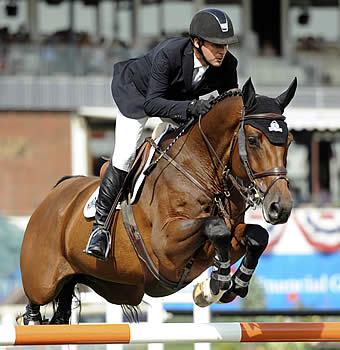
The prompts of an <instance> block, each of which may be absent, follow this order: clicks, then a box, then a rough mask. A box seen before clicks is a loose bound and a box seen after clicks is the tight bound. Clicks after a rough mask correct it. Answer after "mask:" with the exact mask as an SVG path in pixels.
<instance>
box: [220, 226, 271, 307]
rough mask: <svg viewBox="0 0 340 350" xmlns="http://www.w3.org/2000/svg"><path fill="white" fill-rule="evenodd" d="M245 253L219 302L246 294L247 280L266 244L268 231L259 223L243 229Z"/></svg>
mask: <svg viewBox="0 0 340 350" xmlns="http://www.w3.org/2000/svg"><path fill="white" fill-rule="evenodd" d="M245 238H246V239H245V244H246V253H245V255H244V258H243V260H242V261H241V264H240V266H239V268H238V269H237V271H236V272H235V273H234V275H233V276H232V287H231V288H230V289H229V290H228V291H227V292H226V293H225V294H224V295H223V296H222V298H221V299H220V302H222V303H228V302H230V301H232V300H233V299H234V298H235V297H236V296H237V295H238V296H240V297H242V298H244V297H245V296H246V295H247V294H248V288H249V282H250V279H251V277H252V276H253V273H254V271H255V268H256V266H257V263H258V261H259V259H260V256H261V255H262V253H263V252H264V250H265V249H266V247H267V244H268V238H269V237H268V232H267V231H266V230H265V229H264V228H263V227H262V226H260V225H254V224H248V225H247V228H246V231H245Z"/></svg>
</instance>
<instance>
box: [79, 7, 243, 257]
mask: <svg viewBox="0 0 340 350" xmlns="http://www.w3.org/2000/svg"><path fill="white" fill-rule="evenodd" d="M189 34H190V37H180V38H171V39H168V40H165V41H164V42H162V43H160V44H158V45H157V46H156V47H154V48H153V49H152V50H151V51H149V52H148V53H146V54H145V55H144V56H141V57H138V58H133V59H130V60H128V61H124V62H120V63H117V64H115V66H114V73H113V80H112V84H111V90H112V96H113V99H114V102H115V103H116V105H117V107H118V111H117V116H116V131H115V135H116V138H115V147H114V153H113V156H112V159H111V162H110V164H109V166H108V167H107V169H106V171H105V173H104V176H103V179H102V182H101V185H100V189H99V196H98V199H97V202H96V215H95V223H94V225H93V231H92V233H91V235H90V237H89V241H88V243H87V246H86V248H85V250H84V252H85V253H86V254H88V255H91V256H94V257H96V258H97V259H100V260H106V259H107V256H108V252H109V249H110V247H109V242H110V232H109V231H107V230H105V229H104V227H103V226H104V223H105V220H106V218H107V216H108V213H109V211H110V209H111V206H112V204H113V202H114V201H115V199H116V196H117V195H118V193H119V191H120V188H121V186H122V184H123V181H124V178H125V176H126V174H127V171H128V170H129V168H130V166H131V164H132V162H133V160H134V157H135V152H136V149H137V146H138V144H139V142H140V141H141V138H142V132H143V128H144V126H145V123H146V121H147V119H148V117H160V118H170V119H172V121H175V122H176V123H177V124H182V123H185V122H186V121H188V120H189V119H191V118H197V117H198V116H200V115H201V116H203V115H205V114H206V113H207V112H208V111H209V110H210V108H211V106H210V103H209V101H207V100H202V99H201V100H200V99H199V96H203V95H206V94H208V93H210V92H213V91H215V90H217V91H218V92H219V93H222V92H224V91H226V90H229V89H232V88H237V87H238V78H237V70H236V67H237V59H236V58H235V57H234V56H233V55H232V54H231V53H230V52H229V51H228V45H229V44H232V43H235V42H237V37H236V36H235V35H234V29H233V24H232V22H231V19H230V18H229V17H228V15H227V14H226V13H225V12H224V11H222V10H219V9H214V8H207V9H204V10H201V11H199V12H197V13H196V14H195V15H194V17H193V18H192V21H191V24H190V30H189Z"/></svg>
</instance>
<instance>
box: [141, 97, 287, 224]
mask: <svg viewBox="0 0 340 350" xmlns="http://www.w3.org/2000/svg"><path fill="white" fill-rule="evenodd" d="M229 95H230V94H229ZM251 119H269V120H285V117H284V116H283V115H281V114H275V113H262V114H251V115H244V108H243V110H242V115H241V118H240V125H239V128H238V130H237V131H236V132H235V133H234V136H233V140H232V143H231V149H230V154H229V160H228V162H227V164H226V165H224V164H223V162H222V160H221V159H220V158H219V156H218V155H217V153H216V151H215V149H214V148H213V146H212V145H211V143H210V141H209V139H208V138H207V136H206V135H205V133H204V131H203V129H202V127H201V116H200V117H199V118H198V127H199V130H200V133H201V135H202V138H203V140H204V141H205V143H206V144H207V147H208V148H209V149H210V151H211V152H212V154H213V155H214V157H215V158H216V160H217V161H218V163H219V164H220V166H221V168H222V176H221V178H219V179H218V182H219V186H220V189H221V190H220V191H218V192H217V193H211V191H210V190H208V188H207V186H206V185H205V184H202V183H201V182H200V181H198V180H197V179H196V178H195V177H193V176H192V175H191V174H190V173H189V172H188V171H187V170H186V169H185V168H183V166H182V165H180V164H178V163H177V162H176V161H175V160H174V159H173V158H172V157H170V156H169V155H168V154H167V151H168V150H169V148H170V147H167V149H166V150H165V151H163V150H162V149H161V148H160V147H159V146H158V145H157V144H155V142H154V141H153V140H152V139H150V138H149V139H147V141H148V142H149V143H150V144H151V145H152V146H153V147H154V148H155V149H156V151H157V152H158V153H159V154H160V156H159V157H158V158H157V159H156V161H155V162H153V163H151V165H150V166H149V168H150V169H149V168H148V169H147V170H146V171H144V174H145V175H147V176H148V175H150V173H151V171H152V170H153V169H154V168H155V166H156V165H157V163H158V161H159V160H160V159H162V158H164V159H165V160H167V161H168V162H169V163H171V164H172V165H173V166H174V167H175V168H176V169H177V170H179V171H180V172H181V173H182V174H183V175H184V176H186V177H187V178H188V179H189V180H190V181H191V182H192V183H193V184H194V185H196V186H197V187H198V188H199V189H200V190H201V191H202V192H204V193H205V194H206V195H207V196H208V197H209V198H211V199H212V200H213V202H214V206H213V207H216V206H217V207H218V209H219V210H220V211H221V212H222V215H223V216H224V217H226V218H228V219H231V215H228V214H227V211H226V209H225V206H224V201H225V199H230V192H231V191H232V189H233V188H235V189H236V190H237V191H238V192H239V193H240V195H241V196H242V197H243V199H244V201H245V202H246V208H245V210H244V211H243V212H242V213H244V212H245V211H246V210H247V209H248V208H249V207H252V208H256V207H257V206H258V205H261V204H262V203H263V201H264V199H265V197H266V195H267V194H268V192H269V191H270V189H271V188H272V187H273V185H274V184H275V183H276V182H277V181H279V180H282V179H283V180H285V181H287V183H288V178H287V170H286V168H285V167H274V168H271V169H268V170H265V171H261V172H257V173H255V172H254V171H253V170H252V168H251V166H250V164H249V161H248V155H247V149H246V137H245V131H244V122H245V121H248V120H251ZM192 121H193V120H192ZM193 123H194V122H193ZM193 123H188V126H189V127H191V126H192V125H193ZM184 129H186V127H185V128H184ZM181 133H182V131H181ZM177 139H178V137H176V138H175V140H177ZM236 140H238V146H239V154H240V159H241V161H242V163H243V165H244V167H245V170H246V173H247V175H248V180H249V182H248V185H244V184H243V181H242V180H240V179H239V178H238V177H237V176H235V175H234V174H233V172H232V158H233V153H234V150H235V146H236ZM173 144H174V141H173V142H172V143H171V145H173ZM267 176H275V178H274V179H273V181H272V182H271V183H270V185H269V186H268V187H267V189H266V190H262V189H261V188H260V186H259V185H258V184H257V183H256V180H257V179H260V178H263V177H267ZM230 183H231V186H230ZM212 211H214V209H212ZM229 212H230V210H229ZM242 213H241V214H242ZM239 215H240V214H239Z"/></svg>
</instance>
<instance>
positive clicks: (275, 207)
mask: <svg viewBox="0 0 340 350" xmlns="http://www.w3.org/2000/svg"><path fill="white" fill-rule="evenodd" d="M279 213H280V205H279V203H277V202H273V203H272V204H271V205H270V210H269V214H270V216H271V217H272V219H274V218H275V219H276V218H278V217H279Z"/></svg>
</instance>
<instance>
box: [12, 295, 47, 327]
mask: <svg viewBox="0 0 340 350" xmlns="http://www.w3.org/2000/svg"><path fill="white" fill-rule="evenodd" d="M20 318H21V317H20ZM18 320H19V318H18V319H17V321H18ZM18 322H19V321H18ZM22 323H23V324H24V325H25V326H26V325H36V324H42V318H41V314H40V305H37V304H33V303H31V302H30V301H29V302H28V304H27V305H26V312H25V313H24V314H23V316H22Z"/></svg>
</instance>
